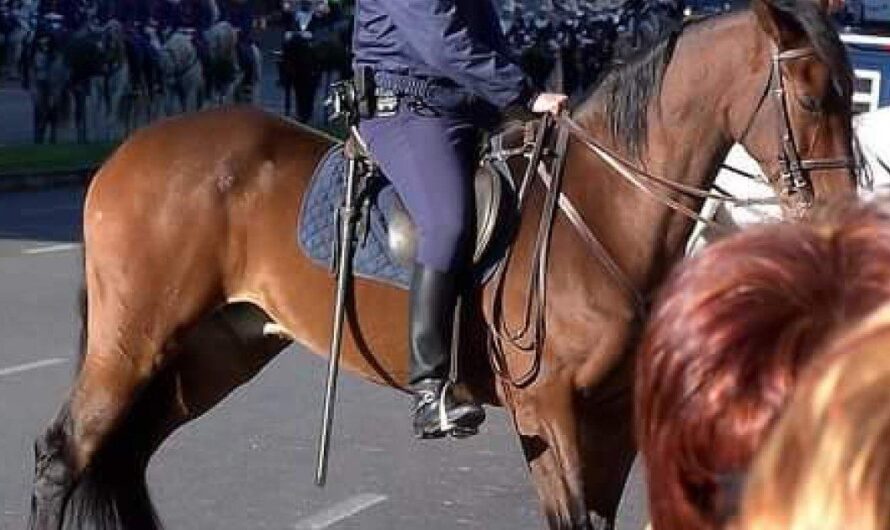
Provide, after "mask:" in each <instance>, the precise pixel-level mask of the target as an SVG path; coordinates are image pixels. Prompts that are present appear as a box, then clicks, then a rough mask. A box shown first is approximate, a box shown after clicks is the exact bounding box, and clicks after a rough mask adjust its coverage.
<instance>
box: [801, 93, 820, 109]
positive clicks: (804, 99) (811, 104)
mask: <svg viewBox="0 0 890 530" xmlns="http://www.w3.org/2000/svg"><path fill="white" fill-rule="evenodd" d="M798 99H799V101H800V106H801V107H803V110H805V111H807V112H811V113H813V114H819V113H820V112H822V102H821V101H819V100H818V99H816V98H814V97H813V96H810V95H807V94H803V95H802V96H800V97H799V98H798Z"/></svg>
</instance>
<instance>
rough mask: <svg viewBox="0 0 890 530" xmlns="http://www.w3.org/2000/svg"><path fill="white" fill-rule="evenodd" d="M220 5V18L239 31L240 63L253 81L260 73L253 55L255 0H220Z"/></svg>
mask: <svg viewBox="0 0 890 530" xmlns="http://www.w3.org/2000/svg"><path fill="white" fill-rule="evenodd" d="M219 7H220V19H221V20H225V21H226V22H228V23H229V24H231V25H232V27H234V28H235V30H236V31H237V32H238V64H239V66H240V67H241V70H243V71H244V72H245V74H246V76H247V77H248V78H249V80H250V81H249V82H251V83H252V82H254V81H256V77H257V75H258V72H257V66H258V65H257V64H255V61H254V57H253V46H254V44H255V41H254V36H253V17H254V14H253V0H220V2H219Z"/></svg>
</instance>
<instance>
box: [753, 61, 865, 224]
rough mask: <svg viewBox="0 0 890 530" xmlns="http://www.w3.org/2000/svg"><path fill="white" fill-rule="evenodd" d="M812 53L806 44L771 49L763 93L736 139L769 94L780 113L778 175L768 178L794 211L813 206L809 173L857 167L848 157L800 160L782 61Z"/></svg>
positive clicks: (812, 192)
mask: <svg viewBox="0 0 890 530" xmlns="http://www.w3.org/2000/svg"><path fill="white" fill-rule="evenodd" d="M814 55H815V51H814V50H813V49H812V48H809V47H806V48H794V49H790V50H784V51H778V50H775V51H774V52H773V56H772V61H771V63H772V64H771V68H770V70H769V77H768V78H767V81H766V84H765V85H764V88H763V92H762V93H761V95H760V98H759V99H758V101H757V105H756V106H755V107H754V111H753V112H752V113H751V117H750V118H749V119H748V124H747V125H746V126H745V128H744V130H743V131H742V134H741V135H740V136H739V139H738V143H744V142H745V139H747V137H748V133H749V132H750V131H751V128H752V127H753V125H754V123H755V121H756V119H757V116H758V115H759V114H760V111H761V109H762V108H763V106H764V103H766V101H767V99H768V98H769V96H770V94H772V95H773V101H775V104H776V109H777V110H778V112H779V120H778V124H779V147H780V149H779V155H778V162H779V174H778V176H772V175H770V176H768V179H769V180H770V181H771V182H775V181H776V180H778V185H779V193H780V196H781V197H782V199H783V200H784V201H785V202H788V203H792V204H794V205H795V206H796V208H795V209H797V210H801V209H803V210H805V209H808V208H810V207H811V206H812V205H813V200H814V198H815V192H814V190H813V182H812V180H811V179H810V175H809V174H810V172H812V171H825V170H832V169H847V170H848V171H850V172H851V173H852V172H853V171H855V169H856V167H857V164H856V161H855V160H854V159H853V158H850V157H837V158H806V159H802V158H801V156H800V150H799V149H798V143H797V141H796V140H795V138H794V132H793V130H792V128H791V115H790V113H789V112H788V97H787V90H786V88H785V76H784V75H782V62H783V61H794V60H798V59H804V58H808V57H812V56H814Z"/></svg>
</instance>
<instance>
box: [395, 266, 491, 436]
mask: <svg viewBox="0 0 890 530" xmlns="http://www.w3.org/2000/svg"><path fill="white" fill-rule="evenodd" d="M457 291H458V289H457V275H455V274H453V273H449V274H446V273H441V272H438V271H435V270H433V269H431V268H429V267H425V266H423V265H420V264H417V265H415V267H414V274H413V276H412V277H411V307H410V312H411V313H410V330H409V334H410V342H411V344H410V346H411V379H410V381H409V383H410V385H411V390H412V392H414V434H415V436H417V437H418V438H437V437H440V436H444V435H446V434H449V433H450V434H452V435H454V436H470V435H473V434H476V432H477V431H478V430H479V424H480V423H482V421H483V420H484V419H485V411H483V410H482V407H480V406H479V405H476V404H475V403H461V402H458V401H456V400H455V398H454V396H453V395H452V392H451V385H449V384H448V376H449V372H450V366H451V337H452V332H453V329H452V326H453V325H454V309H455V305H456V303H457Z"/></svg>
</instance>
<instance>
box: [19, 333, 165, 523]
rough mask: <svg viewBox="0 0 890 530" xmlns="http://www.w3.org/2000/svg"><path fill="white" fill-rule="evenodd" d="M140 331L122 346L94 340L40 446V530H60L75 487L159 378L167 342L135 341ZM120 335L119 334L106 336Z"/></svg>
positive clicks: (36, 518) (35, 513)
mask: <svg viewBox="0 0 890 530" xmlns="http://www.w3.org/2000/svg"><path fill="white" fill-rule="evenodd" d="M136 328H137V326H132V327H131V329H132V330H133V332H131V333H132V335H131V336H129V337H127V336H126V335H127V334H128V331H127V330H125V329H120V328H119V331H120V334H121V335H122V339H123V340H120V341H117V340H114V341H106V340H101V339H93V338H91V339H90V340H89V344H88V346H87V354H86V357H85V359H84V363H83V366H82V367H81V370H80V373H79V374H78V376H77V379H76V381H75V384H74V388H73V391H72V393H71V395H70V397H69V399H68V402H67V403H66V404H65V406H64V407H63V410H62V412H61V413H60V414H59V416H58V418H57V419H56V420H55V422H53V424H52V425H51V426H50V428H49V429H48V430H47V431H46V432H45V433H44V434H43V435H42V436H41V437H39V438H38V440H37V443H36V446H35V450H36V455H35V457H36V469H35V482H34V496H33V499H32V525H33V528H35V529H36V530H57V529H58V528H60V526H59V524H60V523H61V521H62V515H63V508H64V507H65V506H66V505H67V504H68V499H69V497H70V495H71V494H72V492H73V490H74V487H75V486H76V485H77V483H78V481H80V480H81V479H82V478H83V475H84V472H85V470H87V468H88V466H90V464H91V463H92V461H93V457H94V456H95V455H96V453H97V451H98V450H99V448H100V447H101V446H102V444H103V442H104V441H105V440H106V438H107V437H108V436H109V434H110V433H111V432H112V431H113V429H114V428H115V427H116V425H117V424H118V423H119V422H120V420H121V418H123V417H124V415H125V414H126V412H127V410H128V409H129V407H130V405H131V404H132V403H133V400H134V398H135V397H136V395H137V392H138V391H139V390H140V389H141V388H142V387H143V386H144V385H145V383H146V382H147V381H148V380H149V379H150V378H151V376H152V375H153V373H154V370H155V368H154V366H155V363H156V362H157V352H156V345H157V344H160V343H162V342H163V339H162V338H161V337H159V336H157V335H154V336H145V337H136V336H135V334H136ZM117 334H118V330H116V331H115V332H112V333H107V334H106V335H107V336H115V335H117ZM85 517H92V514H86V515H85ZM110 528H116V527H115V526H110Z"/></svg>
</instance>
